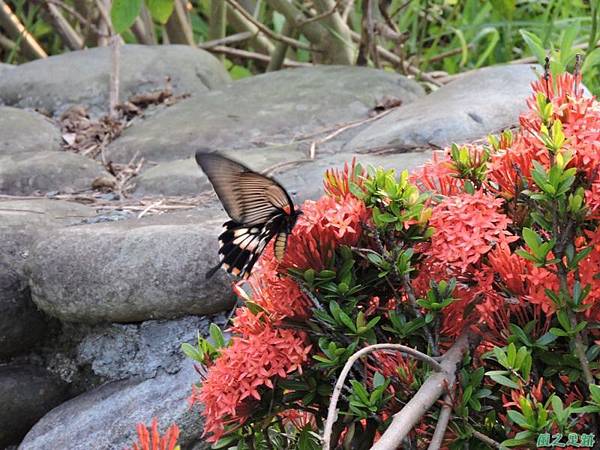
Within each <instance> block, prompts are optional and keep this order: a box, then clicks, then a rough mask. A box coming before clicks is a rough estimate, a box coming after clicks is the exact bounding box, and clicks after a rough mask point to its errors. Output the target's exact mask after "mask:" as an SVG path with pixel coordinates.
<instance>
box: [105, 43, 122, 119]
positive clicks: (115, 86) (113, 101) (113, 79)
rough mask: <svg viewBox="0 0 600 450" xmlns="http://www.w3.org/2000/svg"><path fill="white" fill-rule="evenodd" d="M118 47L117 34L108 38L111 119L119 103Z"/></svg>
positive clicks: (115, 113) (114, 117) (119, 45)
mask: <svg viewBox="0 0 600 450" xmlns="http://www.w3.org/2000/svg"><path fill="white" fill-rule="evenodd" d="M120 48H121V43H120V40H119V36H117V35H113V36H111V38H110V61H111V68H110V69H111V70H110V89H109V98H108V99H109V116H110V117H111V118H112V119H116V117H117V105H118V104H119V81H120V68H121V64H120V59H121V58H120V53H121V52H120Z"/></svg>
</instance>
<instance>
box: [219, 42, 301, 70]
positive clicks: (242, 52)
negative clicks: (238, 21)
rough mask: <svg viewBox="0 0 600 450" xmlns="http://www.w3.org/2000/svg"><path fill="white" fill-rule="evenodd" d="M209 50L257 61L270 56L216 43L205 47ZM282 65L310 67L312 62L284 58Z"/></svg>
mask: <svg viewBox="0 0 600 450" xmlns="http://www.w3.org/2000/svg"><path fill="white" fill-rule="evenodd" d="M207 50H208V51H209V52H214V53H225V54H226V55H231V56H238V57H240V58H247V59H255V60H257V61H264V62H267V63H268V62H269V61H270V60H271V58H270V57H269V56H267V55H263V54H262V53H255V52H249V51H247V50H241V49H239V48H231V47H227V46H224V45H217V46H215V47H212V48H209V49H207ZM283 66H284V67H312V64H308V63H301V62H297V61H291V60H289V59H286V60H285V61H284V62H283Z"/></svg>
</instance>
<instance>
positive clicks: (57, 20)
mask: <svg viewBox="0 0 600 450" xmlns="http://www.w3.org/2000/svg"><path fill="white" fill-rule="evenodd" d="M46 9H47V10H48V14H49V16H50V20H51V21H52V24H53V25H54V28H55V29H56V32H57V33H58V34H59V35H60V37H61V39H62V40H63V42H64V43H65V45H66V46H67V47H69V48H70V49H71V50H81V49H82V48H83V46H84V41H83V37H82V36H81V35H80V34H79V33H77V31H75V29H74V28H73V27H72V26H71V24H70V23H69V22H68V21H67V19H65V18H64V16H63V15H62V14H61V12H60V10H59V9H58V7H57V6H56V5H55V4H54V3H53V2H50V1H46Z"/></svg>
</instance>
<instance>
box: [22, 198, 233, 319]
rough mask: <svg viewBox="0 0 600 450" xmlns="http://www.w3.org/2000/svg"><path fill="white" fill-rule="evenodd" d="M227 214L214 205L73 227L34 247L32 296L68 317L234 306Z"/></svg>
mask: <svg viewBox="0 0 600 450" xmlns="http://www.w3.org/2000/svg"><path fill="white" fill-rule="evenodd" d="M224 220H225V218H224V216H223V214H222V213H220V212H217V211H215V210H211V209H203V210H202V211H201V212H197V211H189V212H185V213H182V214H165V215H162V216H154V217H145V218H143V219H141V220H125V221H118V222H111V223H99V224H93V225H82V226H74V227H68V228H64V229H60V230H55V231H53V232H48V233H47V234H46V236H45V237H44V238H43V239H40V240H39V241H38V242H37V243H36V244H35V246H34V248H33V249H32V255H31V257H30V259H29V263H28V268H29V274H30V286H31V290H32V298H33V301H34V302H35V303H36V304H37V305H38V307H40V309H42V310H43V311H45V312H46V313H48V314H49V315H51V316H54V317H57V318H59V319H61V320H64V321H77V322H79V321H80V322H87V323H96V322H102V321H108V322H137V321H142V320H149V319H161V318H175V317H182V316H185V315H190V314H192V315H193V314H197V315H202V314H209V313H214V312H218V311H222V310H225V309H228V308H230V307H231V306H232V300H233V296H232V294H231V288H230V285H229V281H228V278H227V277H226V276H225V275H224V273H223V272H219V273H218V274H217V275H215V276H214V277H213V278H211V279H210V280H206V279H205V276H204V275H205V273H206V272H207V270H208V269H209V268H210V267H211V266H213V265H214V264H215V263H216V262H217V239H216V236H217V235H218V234H219V231H220V226H221V224H222V223H223V222H224Z"/></svg>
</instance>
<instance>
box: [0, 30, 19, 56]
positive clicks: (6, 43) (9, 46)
mask: <svg viewBox="0 0 600 450" xmlns="http://www.w3.org/2000/svg"><path fill="white" fill-rule="evenodd" d="M0 47H3V48H4V49H6V50H8V51H9V52H11V51H13V50H17V43H16V42H15V41H13V40H12V39H9V38H8V37H7V36H5V35H3V34H2V33H0Z"/></svg>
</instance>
